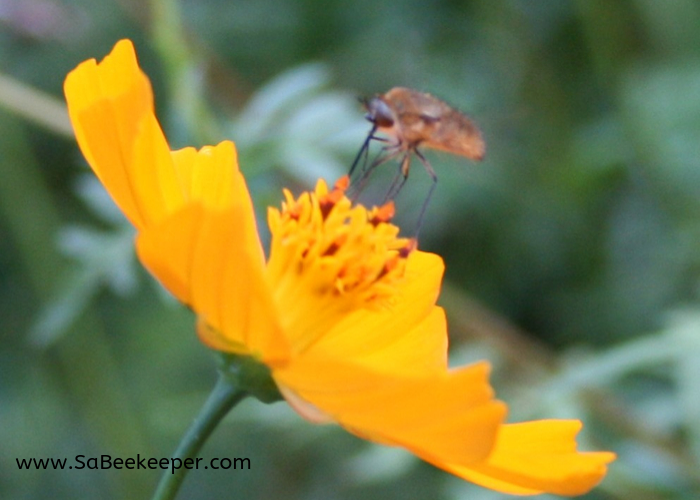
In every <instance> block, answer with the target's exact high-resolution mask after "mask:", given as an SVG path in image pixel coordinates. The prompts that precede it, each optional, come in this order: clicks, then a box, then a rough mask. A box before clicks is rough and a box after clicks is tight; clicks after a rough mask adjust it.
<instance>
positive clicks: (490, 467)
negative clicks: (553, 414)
mask: <svg viewBox="0 0 700 500" xmlns="http://www.w3.org/2000/svg"><path fill="white" fill-rule="evenodd" d="M580 429H581V422H579V421H578V420H540V421H534V422H525V423H520V424H509V425H505V426H503V427H502V428H501V431H500V432H499V434H498V439H497V440H496V447H495V449H494V451H493V453H492V454H491V455H490V456H489V458H488V459H487V460H486V461H484V463H481V464H477V465H469V466H455V465H451V464H445V463H443V464H439V463H436V465H438V466H440V467H442V468H444V469H446V470H448V471H450V472H452V473H454V474H456V475H458V476H461V477H463V478H465V479H467V480H469V481H472V482H474V483H477V484H480V485H482V486H485V487H487V488H491V489H494V490H498V491H502V492H504V493H511V494H517V495H534V494H538V493H543V492H547V493H553V494H557V495H565V496H574V495H581V494H583V493H586V492H587V491H589V490H591V489H592V488H593V487H594V486H596V485H597V484H598V483H599V482H600V481H601V480H602V479H603V477H605V474H606V472H607V467H606V464H608V463H609V462H612V461H613V460H614V459H615V454H614V453H609V452H589V453H584V452H578V451H576V440H575V438H576V434H577V433H578V431H579V430H580Z"/></svg>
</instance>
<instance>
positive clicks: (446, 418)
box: [273, 356, 506, 462]
mask: <svg viewBox="0 0 700 500" xmlns="http://www.w3.org/2000/svg"><path fill="white" fill-rule="evenodd" d="M488 370H489V368H488V365H487V364H485V363H481V364H477V365H473V366H470V367H466V368H464V369H462V370H458V371H455V372H449V373H448V372H445V371H443V372H442V373H441V374H435V373H429V374H427V375H426V376H425V377H403V376H400V375H399V376H390V375H387V374H386V373H381V374H377V373H375V372H372V371H369V370H366V369H365V368H364V367H360V366H357V365H354V364H351V363H348V362H345V361H343V360H330V359H328V358H326V357H318V358H315V357H311V356H308V357H307V356H305V357H304V358H303V359H299V360H294V361H293V362H290V364H289V365H288V366H286V367H284V368H281V369H278V370H273V377H274V378H275V380H276V381H277V383H278V385H280V387H283V388H285V389H286V390H289V391H292V392H293V393H295V394H296V395H297V396H298V397H300V398H302V399H303V400H304V401H306V402H308V403H310V404H312V405H314V406H315V407H316V408H318V409H319V410H320V411H321V412H322V413H323V414H326V415H328V416H330V417H331V418H332V419H333V420H335V421H336V422H338V423H339V424H341V425H342V426H344V427H345V428H346V429H348V430H349V431H350V432H353V433H355V434H357V435H359V436H361V437H364V438H366V439H370V440H372V441H375V442H378V443H382V444H390V445H396V446H402V447H404V448H406V449H408V450H410V451H412V452H413V453H415V454H417V455H418V456H420V457H422V458H424V459H426V460H431V461H433V462H435V461H455V460H460V462H461V461H466V462H476V461H479V460H482V459H484V458H485V457H486V455H488V453H489V452H490V451H491V448H492V446H493V443H494V439H495V436H496V432H497V429H498V427H499V426H500V425H501V422H502V421H503V418H504V416H505V413H506V407H505V405H504V404H503V403H501V402H499V401H495V400H494V399H493V391H492V390H491V387H490V386H489V383H488Z"/></svg>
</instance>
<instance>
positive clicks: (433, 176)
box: [406, 149, 438, 238]
mask: <svg viewBox="0 0 700 500" xmlns="http://www.w3.org/2000/svg"><path fill="white" fill-rule="evenodd" d="M414 153H416V156H417V157H418V159H419V160H420V162H421V163H422V164H423V166H424V167H425V170H426V172H428V175H430V178H431V179H432V180H433V184H432V186H430V190H428V196H427V197H426V198H425V201H424V202H423V206H422V207H421V209H420V213H419V214H418V222H417V224H416V238H418V233H420V228H421V226H422V225H423V216H424V215H425V210H426V209H427V208H428V203H430V197H431V196H432V195H433V191H435V186H437V181H438V178H437V174H436V173H435V170H433V167H432V165H430V162H429V161H428V160H427V159H426V158H425V156H423V154H422V153H421V152H420V151H418V150H417V149H414ZM406 175H408V172H407V173H406Z"/></svg>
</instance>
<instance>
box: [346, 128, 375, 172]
mask: <svg viewBox="0 0 700 500" xmlns="http://www.w3.org/2000/svg"><path fill="white" fill-rule="evenodd" d="M376 131H377V126H376V125H375V126H373V127H372V130H370V131H369V134H367V138H365V142H363V143H362V147H361V148H360V150H359V151H358V152H357V156H356V157H355V161H353V162H352V166H351V167H350V171H349V172H348V177H350V178H352V174H353V172H354V171H355V169H356V168H357V165H358V164H359V163H360V160H362V158H363V157H364V161H362V169H361V170H362V172H364V171H365V169H366V168H367V156H368V155H369V143H370V141H371V140H372V139H380V138H379V137H375V135H374V133H375V132H376Z"/></svg>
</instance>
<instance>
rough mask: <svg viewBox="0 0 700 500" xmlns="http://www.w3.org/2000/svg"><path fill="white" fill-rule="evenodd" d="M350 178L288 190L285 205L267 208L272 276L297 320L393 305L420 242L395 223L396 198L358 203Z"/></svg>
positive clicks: (277, 292)
mask: <svg viewBox="0 0 700 500" xmlns="http://www.w3.org/2000/svg"><path fill="white" fill-rule="evenodd" d="M348 185H349V182H348V178H347V177H343V178H341V179H340V180H339V181H338V182H337V183H336V184H335V185H334V186H333V188H331V189H329V188H328V186H327V184H326V183H325V182H324V181H323V180H320V181H319V182H318V184H317V185H316V189H315V190H314V191H312V192H305V193H303V194H301V195H300V196H299V197H298V198H294V196H293V195H292V194H291V193H290V192H289V191H288V190H285V191H284V197H285V201H284V202H283V203H282V207H281V209H279V210H278V209H275V208H271V209H269V212H268V222H269V226H270V231H271V234H272V244H271V250H270V259H269V262H268V266H267V271H268V278H269V280H270V284H271V286H272V288H273V290H274V292H273V293H274V294H275V296H276V299H277V302H278V304H280V305H281V307H283V308H284V309H286V310H287V311H288V315H287V316H288V317H289V318H291V319H290V323H293V324H294V326H295V327H298V324H299V322H300V321H302V318H303V317H312V318H314V321H315V322H316V324H319V323H318V320H319V319H320V318H319V316H328V320H329V321H331V320H332V319H333V318H331V316H333V315H335V316H337V315H339V314H341V315H342V314H347V313H348V312H351V311H352V310H354V309H358V308H382V307H388V306H390V305H391V303H392V299H393V298H394V297H395V295H396V293H397V290H398V288H399V287H397V285H398V284H399V283H400V282H401V281H402V279H403V277H404V274H405V270H406V260H407V258H408V256H409V255H410V253H411V251H412V250H414V249H415V240H412V239H408V238H400V237H399V236H398V235H399V228H398V227H397V226H395V225H394V224H392V223H391V219H392V217H393V215H394V206H393V203H391V202H389V203H388V204H385V205H383V206H381V207H375V208H372V209H367V208H365V207H364V206H362V205H359V204H358V205H355V204H353V203H352V202H351V201H350V199H348V197H347V196H346V195H345V191H346V190H347V188H348ZM294 311H296V314H295V312H294ZM321 324H323V321H321Z"/></svg>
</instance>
